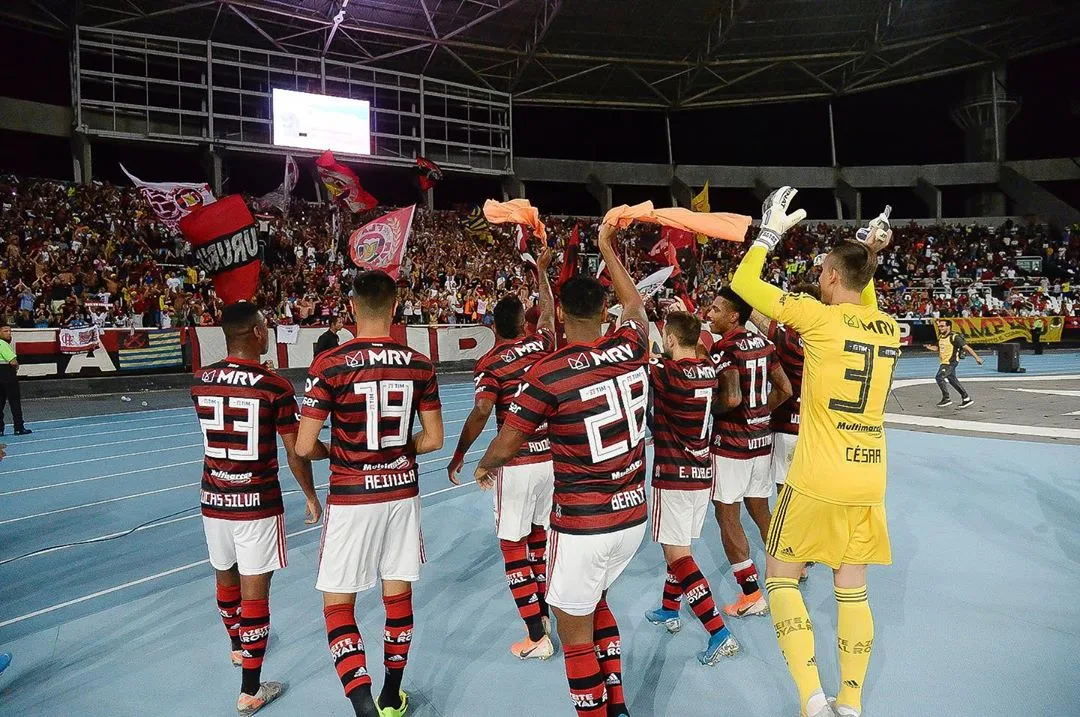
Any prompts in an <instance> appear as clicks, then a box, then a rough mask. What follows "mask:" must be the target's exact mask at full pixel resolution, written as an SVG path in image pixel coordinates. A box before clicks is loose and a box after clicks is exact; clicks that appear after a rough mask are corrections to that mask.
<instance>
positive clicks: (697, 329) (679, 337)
mask: <svg viewBox="0 0 1080 717" xmlns="http://www.w3.org/2000/svg"><path fill="white" fill-rule="evenodd" d="M664 333H665V334H670V335H671V336H673V337H674V338H675V341H676V342H678V344H679V346H681V347H682V348H684V349H692V348H695V347H696V346H697V344H698V341H699V340H700V338H701V319H699V318H698V317H696V316H694V315H693V314H690V313H687V312H685V311H669V312H668V313H667V316H666V317H665V319H664Z"/></svg>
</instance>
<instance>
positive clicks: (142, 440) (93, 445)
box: [11, 431, 202, 458]
mask: <svg viewBox="0 0 1080 717" xmlns="http://www.w3.org/2000/svg"><path fill="white" fill-rule="evenodd" d="M200 434H202V431H187V432H186V433H170V434H169V435H167V436H158V440H161V439H163V438H179V437H181V436H198V435H200ZM145 442H146V438H145V437H143V438H132V439H129V440H124V441H109V442H108V443H91V444H89V445H85V446H68V447H67V448H50V449H48V450H45V451H31V452H30V453H12V454H11V457H12V458H24V457H26V456H43V455H46V454H48V453H63V452H64V451H82V450H87V449H91V448H102V447H104V446H122V445H125V444H127V443H145ZM133 455H134V454H133ZM115 457H116V458H124V457H125V456H115Z"/></svg>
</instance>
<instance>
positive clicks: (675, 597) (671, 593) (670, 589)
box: [660, 568, 682, 612]
mask: <svg viewBox="0 0 1080 717" xmlns="http://www.w3.org/2000/svg"><path fill="white" fill-rule="evenodd" d="M681 601H682V585H680V584H679V579H678V578H677V577H675V576H674V575H673V574H672V572H671V569H670V568H669V569H668V572H667V577H666V578H664V597H663V599H661V601H660V609H661V610H667V611H668V612H678V611H679V607H680V605H681Z"/></svg>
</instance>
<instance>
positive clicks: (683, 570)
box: [669, 555, 724, 635]
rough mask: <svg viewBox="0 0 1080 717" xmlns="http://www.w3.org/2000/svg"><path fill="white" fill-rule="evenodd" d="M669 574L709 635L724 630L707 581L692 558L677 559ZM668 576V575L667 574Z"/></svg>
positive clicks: (722, 619) (689, 556)
mask: <svg viewBox="0 0 1080 717" xmlns="http://www.w3.org/2000/svg"><path fill="white" fill-rule="evenodd" d="M670 570H671V572H672V573H674V574H675V577H676V579H677V580H678V581H679V584H680V585H682V592H683V594H684V595H686V602H687V604H688V605H689V606H690V609H691V610H693V611H694V614H695V615H697V616H698V620H701V624H702V625H704V626H705V629H706V630H707V631H708V632H709V634H710V635H715V634H716V633H718V632H720V631H721V630H723V629H724V618H722V617H720V611H719V610H717V609H716V602H715V601H714V600H713V595H712V590H711V589H710V588H709V581H708V580H706V579H705V576H704V575H702V574H701V569H700V568H698V564H697V562H696V561H695V560H694V556H692V555H687V556H686V557H684V558H679V559H678V560H676V561H675V562H674V563H672V564H671V568H670ZM669 574H670V573H669Z"/></svg>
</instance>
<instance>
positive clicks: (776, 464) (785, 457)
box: [769, 433, 799, 485]
mask: <svg viewBox="0 0 1080 717" xmlns="http://www.w3.org/2000/svg"><path fill="white" fill-rule="evenodd" d="M798 440H799V435H798V434H797V433H774V434H773V436H772V456H771V458H772V461H771V462H770V463H769V474H770V475H772V482H773V483H776V484H777V485H783V484H784V483H786V482H787V473H788V469H789V468H791V459H792V458H794V457H795V443H796V442H798Z"/></svg>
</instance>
